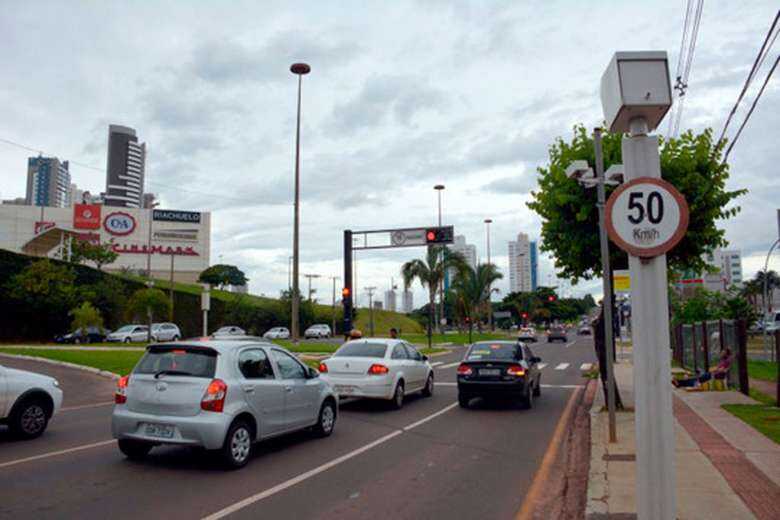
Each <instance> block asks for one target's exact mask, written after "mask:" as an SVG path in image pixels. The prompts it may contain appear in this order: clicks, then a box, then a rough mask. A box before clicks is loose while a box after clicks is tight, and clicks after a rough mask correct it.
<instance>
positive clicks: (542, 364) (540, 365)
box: [539, 363, 547, 370]
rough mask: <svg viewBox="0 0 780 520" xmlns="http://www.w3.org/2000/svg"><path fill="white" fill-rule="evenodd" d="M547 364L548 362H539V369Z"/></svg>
mask: <svg viewBox="0 0 780 520" xmlns="http://www.w3.org/2000/svg"><path fill="white" fill-rule="evenodd" d="M546 366H547V363H539V370H541V369H543V368H544V367H546Z"/></svg>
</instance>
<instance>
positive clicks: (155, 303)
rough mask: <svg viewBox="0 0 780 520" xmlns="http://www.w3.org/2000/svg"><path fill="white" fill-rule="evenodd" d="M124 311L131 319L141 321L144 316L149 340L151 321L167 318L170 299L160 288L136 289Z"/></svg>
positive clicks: (169, 311)
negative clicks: (147, 326)
mask: <svg viewBox="0 0 780 520" xmlns="http://www.w3.org/2000/svg"><path fill="white" fill-rule="evenodd" d="M126 312H127V317H128V319H129V320H131V321H136V320H137V321H141V320H143V318H146V322H147V325H149V339H150V340H151V334H152V331H151V325H152V322H154V321H155V320H164V319H167V318H168V316H169V315H170V313H171V300H170V299H169V298H168V296H166V295H165V293H164V292H162V291H161V290H160V289H156V288H154V287H150V288H148V289H138V290H137V291H135V292H134V293H133V295H132V296H131V297H130V299H129V300H128V302H127V310H126Z"/></svg>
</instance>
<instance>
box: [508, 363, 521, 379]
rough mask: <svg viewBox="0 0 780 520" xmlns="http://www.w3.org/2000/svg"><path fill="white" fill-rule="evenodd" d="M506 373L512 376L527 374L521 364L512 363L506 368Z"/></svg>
mask: <svg viewBox="0 0 780 520" xmlns="http://www.w3.org/2000/svg"><path fill="white" fill-rule="evenodd" d="M506 373H507V374H509V375H510V376H517V377H520V376H524V375H525V369H524V368H523V367H521V366H520V365H512V366H510V367H509V368H507V369H506Z"/></svg>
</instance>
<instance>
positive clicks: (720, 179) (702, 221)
mask: <svg viewBox="0 0 780 520" xmlns="http://www.w3.org/2000/svg"><path fill="white" fill-rule="evenodd" d="M621 141H622V134H610V133H605V134H604V138H603V140H602V143H603V151H604V168H605V169H606V168H609V167H610V166H611V165H613V164H620V163H621V162H622V158H621ZM724 145H725V143H716V142H715V141H714V140H713V137H712V130H711V129H707V130H705V131H704V132H703V133H701V134H698V135H694V134H693V133H692V132H691V131H688V132H686V133H684V134H683V135H681V136H680V137H679V138H671V139H669V140H667V141H666V142H664V143H662V148H661V153H660V155H661V173H662V177H663V178H664V179H665V180H666V181H668V182H670V183H671V184H672V185H674V186H675V187H676V188H677V189H678V190H680V192H681V193H682V194H683V196H684V197H685V199H686V201H687V202H688V207H689V209H690V221H689V225H688V232H687V233H686V235H685V237H684V238H683V239H682V241H681V242H680V243H679V244H678V245H677V247H675V248H674V249H673V250H672V251H670V252H669V253H668V254H667V259H668V262H669V266H670V267H672V268H674V269H678V270H685V269H692V270H694V271H696V272H702V271H704V270H705V269H706V262H705V260H704V258H703V255H704V254H706V253H710V252H712V250H714V249H716V248H718V247H725V246H726V245H728V243H727V242H726V240H725V231H723V230H720V229H718V228H717V227H716V222H717V221H718V220H719V219H726V218H729V217H733V216H734V215H736V214H737V213H738V212H739V210H740V208H739V207H738V206H734V207H732V206H731V205H732V203H733V201H734V200H735V199H736V198H737V197H739V196H741V195H744V194H745V193H746V192H747V190H742V189H740V190H733V191H729V190H727V189H726V181H727V180H728V177H729V166H728V164H725V163H721V153H722V151H723V146H724ZM577 159H583V160H586V161H587V162H588V164H590V165H591V166H593V165H594V164H595V157H594V150H593V139H592V137H591V136H590V135H589V133H588V131H587V130H586V128H585V127H584V126H583V125H577V126H575V127H574V137H573V139H572V141H571V142H566V141H564V140H563V139H561V138H558V139H557V140H556V142H554V143H553V144H552V145H551V146H550V148H549V164H548V165H547V166H546V167H540V168H538V169H537V171H538V174H539V176H538V182H539V189H538V190H537V191H533V192H531V196H532V198H533V200H532V201H531V202H529V203H528V207H529V208H530V209H532V210H533V211H535V212H536V213H537V214H538V215H539V216H540V217H541V219H542V232H541V238H542V246H541V247H542V251H545V252H548V253H551V254H552V255H553V256H554V257H555V267H556V268H557V270H558V274H559V276H563V277H566V278H570V279H572V281H577V280H578V279H580V278H584V279H590V278H593V277H597V276H601V256H600V248H599V232H598V210H597V207H596V190H595V189H584V188H583V187H582V186H580V185H579V184H578V183H577V182H576V181H575V180H573V179H569V178H568V177H567V176H566V168H567V166H569V164H571V162H572V161H574V160H577ZM610 190H611V188H609V187H608V191H610ZM608 195H609V193H608ZM610 256H611V260H612V265H613V266H615V267H618V266H625V265H627V257H626V254H625V253H624V252H622V251H620V250H619V249H617V248H615V247H610Z"/></svg>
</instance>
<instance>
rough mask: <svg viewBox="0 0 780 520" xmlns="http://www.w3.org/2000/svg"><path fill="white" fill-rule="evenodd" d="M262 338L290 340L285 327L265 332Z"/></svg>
mask: <svg viewBox="0 0 780 520" xmlns="http://www.w3.org/2000/svg"><path fill="white" fill-rule="evenodd" d="M263 337H264V338H265V339H290V331H289V330H288V329H287V327H274V328H272V329H270V330H268V331H266V333H265V334H263Z"/></svg>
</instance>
